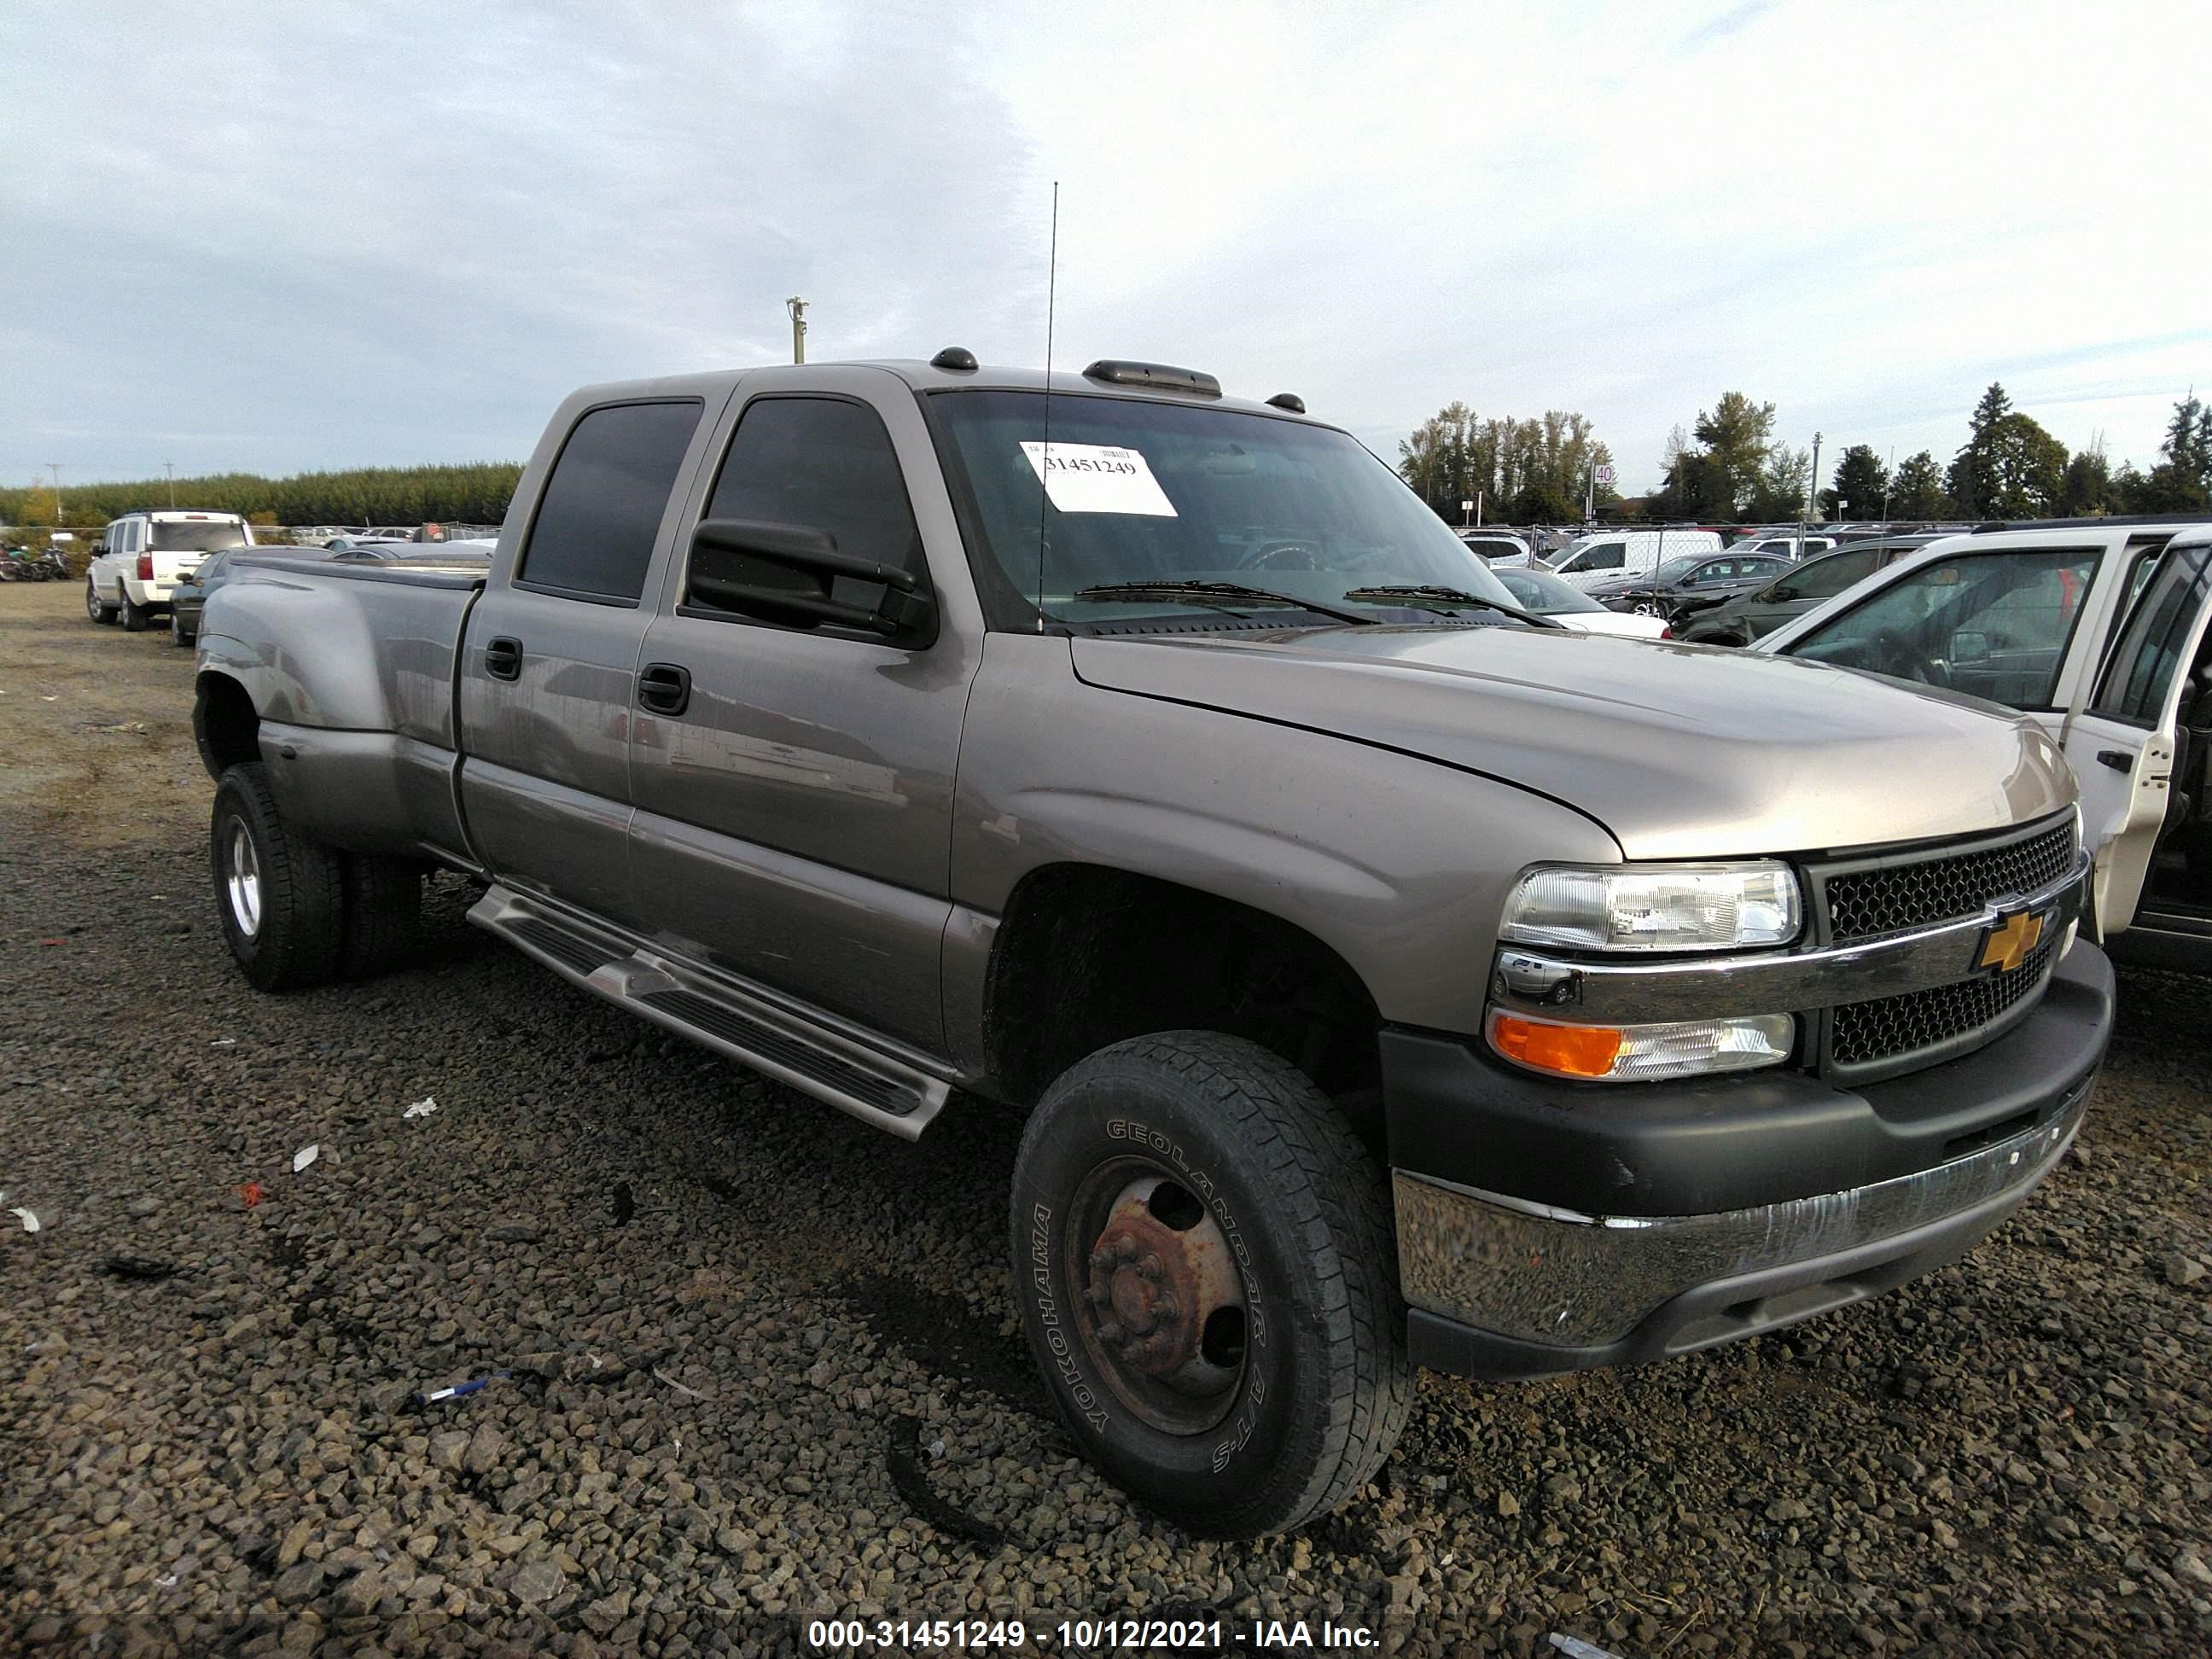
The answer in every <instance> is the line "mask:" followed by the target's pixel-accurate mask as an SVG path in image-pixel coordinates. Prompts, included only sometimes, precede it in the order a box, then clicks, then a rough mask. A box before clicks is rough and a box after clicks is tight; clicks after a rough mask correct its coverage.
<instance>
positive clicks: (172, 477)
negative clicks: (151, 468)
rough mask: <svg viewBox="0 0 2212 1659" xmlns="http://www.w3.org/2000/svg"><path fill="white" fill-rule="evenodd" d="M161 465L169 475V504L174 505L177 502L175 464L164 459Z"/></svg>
mask: <svg viewBox="0 0 2212 1659" xmlns="http://www.w3.org/2000/svg"><path fill="white" fill-rule="evenodd" d="M161 465H162V468H163V470H164V471H167V473H168V475H169V505H170V506H171V507H174V506H176V504H177V464H176V463H175V462H174V461H164V462H162V463H161Z"/></svg>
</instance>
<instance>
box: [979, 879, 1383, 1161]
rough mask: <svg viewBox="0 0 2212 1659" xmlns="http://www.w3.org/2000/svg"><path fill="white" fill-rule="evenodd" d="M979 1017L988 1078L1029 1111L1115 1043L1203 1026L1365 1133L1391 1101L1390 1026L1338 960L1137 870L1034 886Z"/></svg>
mask: <svg viewBox="0 0 2212 1659" xmlns="http://www.w3.org/2000/svg"><path fill="white" fill-rule="evenodd" d="M983 1021H984V1039H985V1042H986V1043H987V1047H988V1050H989V1053H990V1055H991V1061H992V1070H993V1072H994V1074H995V1076H996V1077H997V1079H998V1081H999V1083H1000V1087H1001V1088H1002V1089H1003V1090H1004V1091H1005V1092H1006V1096H1007V1097H1009V1098H1010V1099H1012V1100H1014V1101H1016V1102H1018V1103H1022V1104H1028V1103H1031V1102H1034V1101H1035V1100H1036V1098H1037V1097H1038V1096H1040V1095H1042V1093H1043V1092H1044V1090H1045V1088H1046V1086H1047V1085H1049V1084H1050V1083H1051V1082H1052V1080H1053V1079H1054V1078H1056V1077H1058V1076H1059V1075H1060V1073H1062V1072H1064V1071H1066V1069H1067V1068H1068V1067H1069V1066H1072V1065H1073V1064H1074V1063H1075V1062H1076V1061H1077V1060H1080V1059H1082V1058H1083V1057H1084V1056H1085V1054H1091V1053H1093V1052H1095V1051H1096V1050H1097V1049H1099V1048H1104V1047H1105V1046H1106V1045H1107V1044H1108V1043H1109V1042H1120V1041H1121V1039H1123V1038H1124V1037H1132V1036H1142V1035H1144V1034H1145V1033H1146V1032H1148V1031H1161V1030H1213V1031H1225V1032H1227V1033H1230V1034H1231V1035H1232V1036H1243V1037H1249V1038H1250V1039H1251V1040H1252V1041H1254V1042H1258V1043H1260V1044H1261V1045H1262V1046H1263V1047H1265V1048H1270V1049H1272V1050H1273V1051H1274V1052H1275V1053H1276V1054H1280V1055H1281V1056H1282V1057H1283V1058H1284V1059H1285V1060H1289V1061H1290V1062H1291V1064H1292V1065H1293V1066H1297V1067H1298V1069H1299V1070H1301V1071H1303V1072H1304V1073H1305V1074H1306V1075H1307V1076H1308V1077H1310V1078H1311V1079H1313V1080H1314V1081H1315V1082H1316V1084H1318V1085H1320V1086H1321V1087H1322V1090H1323V1091H1325V1092H1327V1093H1328V1094H1329V1095H1331V1096H1334V1097H1337V1098H1338V1100H1339V1103H1340V1105H1344V1106H1346V1109H1347V1115H1350V1116H1352V1118H1353V1120H1354V1127H1357V1128H1359V1129H1360V1130H1361V1132H1362V1133H1368V1132H1369V1128H1370V1126H1369V1124H1367V1123H1366V1122H1364V1121H1360V1120H1362V1119H1363V1118H1365V1117H1368V1116H1370V1115H1373V1110H1374V1109H1375V1108H1376V1106H1377V1105H1379V1095H1378V1094H1377V1091H1378V1087H1379V1085H1380V1082H1381V1077H1382V1062H1381V1058H1380V1054H1379V1051H1378V1049H1377V1047H1376V1033H1377V1031H1378V1030H1379V1029H1380V1026H1381V1024H1382V1021H1381V1018H1380V1016H1379V1015H1378V1014H1377V1013H1376V1007H1375V1000H1374V999H1373V998H1372V997H1370V995H1369V994H1367V987H1365V986H1364V985H1363V984H1362V983H1361V982H1360V980H1359V976H1358V975H1357V974H1355V973H1354V972H1353V971H1352V969H1351V967H1350V966H1349V964H1347V963H1346V962H1345V960H1344V958H1343V957H1340V956H1339V955H1338V954H1337V953H1336V952H1335V951H1333V950H1331V949H1330V948H1329V947H1328V945H1324V944H1322V941H1321V940H1319V939H1316V938H1315V937H1314V936H1313V935H1312V934H1310V933H1307V932H1306V931H1305V930H1304V928H1301V927H1294V926H1292V925H1291V923H1289V922H1286V921H1282V920H1281V919H1280V918H1279V917H1275V916H1271V915H1267V913H1266V912H1265V911H1261V910H1255V909H1254V908H1251V907H1250V906H1249V905H1244V904H1239V903H1237V902H1235V901H1234V900H1231V899H1225V898H1221V897H1218V896H1215V895H1213V894H1211V893H1203V892H1200V891H1198V890H1196V889H1194V888H1189V887H1183V886H1180V885H1178V884H1176V883H1173V882H1168V881H1161V880H1158V879H1156V878H1152V877H1150V876H1139V875H1133V874H1130V873H1129V872H1126V871H1121V870H1111V869H1104V868H1101V867H1099V866H1092V865H1056V866H1051V867H1049V868H1047V869H1044V870H1040V871H1036V872H1033V873H1031V874H1030V875H1029V876H1027V877H1025V878H1024V879H1023V881H1022V883H1021V884H1020V885H1019V886H1018V887H1017V888H1016V889H1015V890H1014V892H1013V896H1012V898H1011V899H1010V900H1009V902H1008V903H1007V906H1006V916H1005V918H1004V920H1003V921H1001V922H1000V927H999V933H998V939H997V941H996V943H995V944H994V946H993V948H992V959H991V974H990V981H989V986H988V989H987V993H986V997H985V1003H984V1014H983Z"/></svg>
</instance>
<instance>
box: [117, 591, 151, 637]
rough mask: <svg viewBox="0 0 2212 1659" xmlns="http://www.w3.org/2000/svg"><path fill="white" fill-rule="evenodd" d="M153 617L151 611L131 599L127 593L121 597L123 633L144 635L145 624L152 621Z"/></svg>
mask: <svg viewBox="0 0 2212 1659" xmlns="http://www.w3.org/2000/svg"><path fill="white" fill-rule="evenodd" d="M153 615H154V613H153V612H152V611H149V610H148V609H147V608H146V607H145V606H144V605H141V604H139V603H138V601H137V600H136V599H132V598H131V595H130V594H129V593H128V592H125V594H124V595H123V631H124V632H125V633H126V634H143V633H144V632H145V631H146V624H147V623H148V622H149V621H150V620H151V619H152V617H153Z"/></svg>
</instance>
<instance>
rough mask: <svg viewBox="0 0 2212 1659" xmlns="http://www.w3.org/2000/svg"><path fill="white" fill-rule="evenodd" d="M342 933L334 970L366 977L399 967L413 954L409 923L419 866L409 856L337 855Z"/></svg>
mask: <svg viewBox="0 0 2212 1659" xmlns="http://www.w3.org/2000/svg"><path fill="white" fill-rule="evenodd" d="M342 862H343V867H344V886H345V936H344V943H343V945H341V946H340V947H339V950H338V974H339V975H340V977H342V978H344V979H371V978H374V976H375V975H379V974H388V973H390V972H391V971H392V969H395V968H399V967H404V965H405V964H406V963H407V962H408V960H409V959H410V957H413V956H414V954H415V927H416V921H418V920H419V919H420V917H421V915H422V866H421V865H419V864H417V863H416V861H415V860H412V859H395V858H379V857H376V856H374V854H368V853H348V854H343V859H342Z"/></svg>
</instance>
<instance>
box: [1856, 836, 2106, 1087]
mask: <svg viewBox="0 0 2212 1659" xmlns="http://www.w3.org/2000/svg"><path fill="white" fill-rule="evenodd" d="M2075 857H2076V854H2075V826H2074V819H2073V816H2072V814H2070V813H2069V814H2068V815H2067V817H2064V818H2063V819H2060V820H2057V821H2055V822H2053V821H2050V820H2046V821H2045V823H2042V824H2039V825H2037V826H2035V827H2033V828H2032V829H2028V830H2027V831H2025V832H2020V831H2015V832H2014V833H2013V834H2011V835H2009V836H2005V837H2002V838H2001V839H2000V838H1991V839H1989V840H1985V841H1984V842H1981V843H1980V844H1978V845H1967V846H1963V847H1961V846H1954V847H1949V848H1936V849H1931V850H1929V851H1925V852H1923V853H1920V854H1889V855H1887V856H1876V857H1872V858H1868V859H1865V860H1842V861H1839V862H1838V863H1836V864H1832V865H1829V866H1825V867H1823V866H1814V870H1813V872H1812V875H1813V879H1814V884H1815V887H1816V891H1817V894H1818V898H1817V900H1816V903H1817V906H1818V908H1817V910H1816V915H1818V917H1819V919H1820V924H1821V926H1822V927H1823V930H1824V931H1825V933H1826V936H1827V940H1828V942H1830V943H1832V944H1837V945H1844V944H1850V943H1851V942H1853V941H1856V940H1861V939H1875V938H1878V937H1880V936H1881V935H1883V934H1886V933H1905V932H1910V931H1911V930H1913V929H1916V928H1925V927H1937V926H1940V925H1942V924H1943V923H1946V922H1955V921H1959V920H1960V919H1961V918H1965V917H1972V916H1976V915H1981V914H1982V913H1983V912H1984V910H1985V909H1987V908H1988V907H1989V906H1990V904H1992V903H1993V902H1996V901H1998V900H2000V899H2005V898H2017V897H2024V896H2027V895H2028V894H2031V893H2036V892H2040V891H2043V890H2046V889H2048V888H2049V887H2050V886H2051V884H2053V883H2056V882H2058V881H2060V880H2063V878H2065V876H2066V874H2067V872H2069V871H2070V870H2072V869H2073V868H2074V866H2075ZM2065 934H2066V930H2065V928H2064V927H2062V926H2054V927H2050V928H2048V929H2047V930H2046V931H2045V933H2044V935H2043V937H2042V938H2041V939H2039V941H2038V942H2037V944H2036V946H2035V948H2034V950H2033V951H2030V952H2029V953H2028V955H2027V958H2026V959H2025V960H2024V961H2022V962H2021V964H2020V966H2019V967H2017V968H2015V969H2011V970H2009V971H2008V972H2005V973H1996V974H1992V973H1989V972H1987V971H1981V970H1977V971H1975V972H1973V973H1972V974H1971V975H1969V976H1967V977H1966V978H1962V979H1960V980H1958V981H1955V982H1954V983H1952V984H1948V985H1939V986H1936V987H1932V988H1929V989H1926V990H1917V991H1911V992H1907V993H1905V994H1903V995H1899V996H1887V997H1874V998H1869V999H1867V1000H1863V1001H1857V1002H1845V1003H1840V1004H1838V1005H1837V1006H1835V1007H1833V1008H1832V1009H1831V1010H1830V1011H1829V1012H1828V1016H1827V1022H1826V1023H1827V1030H1826V1041H1825V1042H1824V1043H1823V1044H1822V1045H1821V1047H1822V1048H1823V1050H1824V1054H1823V1064H1824V1067H1825V1068H1832V1069H1833V1070H1834V1071H1836V1072H1838V1073H1844V1074H1847V1075H1850V1077H1851V1078H1852V1079H1853V1080H1854V1081H1870V1080H1872V1079H1873V1077H1874V1076H1875V1074H1876V1073H1882V1074H1887V1073H1891V1072H1899V1071H1907V1070H1911V1069H1913V1068H1914V1067H1915V1066H1920V1065H1927V1064H1932V1063H1934V1062H1935V1061H1936V1060H1939V1059H1942V1058H1946V1057H1948V1054H1957V1053H1963V1052H1965V1051H1966V1050H1967V1049H1970V1048H1974V1047H1976V1046H1978V1045H1977V1043H1976V1041H1975V1039H1976V1037H1977V1036H1978V1035H1979V1034H1980V1033H1983V1032H1985V1031H1990V1030H1992V1029H1993V1028H1996V1027H1998V1026H2000V1025H2002V1024H2005V1023H2007V1022H2008V1017H2010V1016H2012V1015H2014V1014H2015V1012H2021V1005H2022V1004H2023V1003H2025V1002H2027V1001H2030V1000H2033V998H2034V996H2035V995H2036V994H2038V993H2039V992H2040V991H2041V990H2042V988H2043V986H2044V983H2045V981H2047V980H2048V979H2049V978H2050V976H2051V967H2052V965H2053V963H2055V962H2056V961H2057V951H2058V949H2059V947H2060V946H2061V945H2063V943H2064V940H2065Z"/></svg>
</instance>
